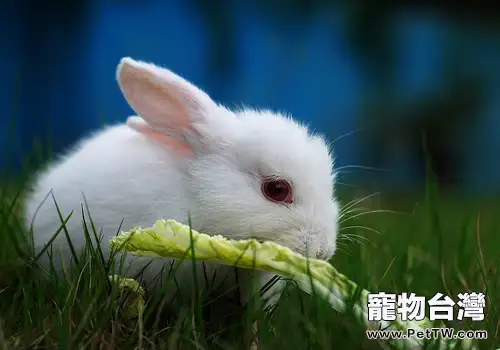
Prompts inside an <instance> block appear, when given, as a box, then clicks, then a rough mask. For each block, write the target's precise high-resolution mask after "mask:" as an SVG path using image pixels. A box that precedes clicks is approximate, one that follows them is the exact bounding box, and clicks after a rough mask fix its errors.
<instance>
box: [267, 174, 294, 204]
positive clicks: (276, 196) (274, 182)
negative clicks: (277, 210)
mask: <svg viewBox="0 0 500 350" xmlns="http://www.w3.org/2000/svg"><path fill="white" fill-rule="evenodd" d="M262 194H264V196H265V197H266V198H267V199H268V200H270V201H271V202H276V203H292V202H293V195H292V186H290V184H289V183H288V181H286V180H280V179H267V180H264V181H263V182H262Z"/></svg>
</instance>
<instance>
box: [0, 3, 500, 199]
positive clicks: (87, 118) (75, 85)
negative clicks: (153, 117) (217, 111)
mask: <svg viewBox="0 0 500 350" xmlns="http://www.w3.org/2000/svg"><path fill="white" fill-rule="evenodd" d="M49 3H50V5H48V4H49ZM216 3H217V4H218V5H216ZM290 3H292V2H290ZM221 4H222V5H221ZM287 4H289V3H287V2H279V1H270V2H269V3H268V5H267V6H266V5H265V2H263V1H232V2H231V1H227V2H222V1H217V2H215V1H214V2H210V1H206V2H203V1H189V0H188V1H182V0H178V1H159V0H157V1H104V0H103V1H97V0H93V1H80V2H77V1H75V2H73V3H72V2H71V1H69V2H67V3H63V2H61V3H57V2H48V3H46V2H40V3H37V2H35V1H33V2H28V1H11V0H7V1H5V2H3V3H2V5H0V6H1V7H0V8H1V11H0V23H1V26H2V27H3V28H2V30H1V31H0V44H1V45H0V77H2V79H1V80H0V106H1V109H0V164H6V163H7V162H11V163H13V164H14V165H15V166H17V167H18V168H19V166H20V162H21V160H22V159H23V157H24V156H25V154H27V152H29V151H30V150H31V149H32V148H33V142H34V140H35V139H36V138H39V139H41V140H44V141H43V142H46V140H50V147H51V149H52V150H53V151H55V152H60V151H62V150H64V149H65V148H66V147H68V146H69V145H71V144H72V143H73V142H74V141H75V140H77V139H78V138H79V137H81V136H82V135H84V134H86V133H88V132H89V131H91V130H93V129H96V128H99V127H100V126H101V125H102V124H103V123H114V122H119V121H123V120H124V119H125V118H126V117H127V116H128V115H130V114H131V113H132V111H131V110H130V108H129V107H128V106H127V104H126V102H125V101H124V99H123V97H122V95H121V94H120V91H119V89H118V86H117V84H116V81H115V69H116V65H117V63H118V62H119V60H120V58H121V57H123V56H131V57H133V58H135V59H142V60H147V61H152V62H154V63H157V64H160V65H162V66H166V67H168V68H169V69H171V70H173V71H174V72H176V73H178V74H180V75H182V76H184V77H185V78H186V79H188V80H190V81H192V82H193V83H194V84H196V85H197V86H199V87H201V88H202V89H204V90H206V91H207V92H208V93H209V94H210V95H211V96H212V97H213V98H214V99H215V100H217V101H219V102H222V103H225V104H227V105H229V106H235V105H236V106H237V105H240V104H241V103H245V104H246V105H252V106H254V107H270V108H273V109H277V110H285V111H287V112H290V113H291V114H292V115H293V116H295V117H296V118H297V119H300V120H304V121H308V122H310V124H311V125H312V126H313V127H314V128H315V129H317V130H319V131H321V132H323V133H325V134H326V135H327V136H328V137H329V138H331V139H337V138H339V137H341V136H342V135H346V134H349V135H346V136H344V137H342V138H341V139H340V140H339V141H337V142H336V143H335V146H336V154H337V164H338V166H345V165H367V166H368V165H371V164H368V163H370V159H371V157H372V156H373V157H377V156H378V157H380V154H381V153H383V155H384V157H386V158H387V162H386V163H384V164H385V166H386V167H387V168H389V169H390V171H389V172H384V173H383V174H381V173H379V172H376V171H375V172H373V171H371V172H370V171H368V172H367V171H361V170H357V171H356V172H359V173H362V174H364V177H363V181H368V182H370V183H372V184H374V186H380V187H384V186H385V187H388V188H391V187H398V185H404V186H407V185H412V184H417V183H418V181H421V180H422V179H421V176H420V175H421V172H422V171H421V169H420V170H419V169H418V167H417V166H418V164H417V162H416V161H415V159H414V158H412V157H411V155H410V154H409V152H408V151H407V150H406V149H405V148H404V147H403V146H401V147H400V146H397V145H396V146H390V147H389V146H388V147H385V148H384V147H382V148H380V149H378V148H377V147H373V146H372V147H370V146H367V145H366V143H365V142H363V140H366V139H367V138H368V137H369V136H365V135H368V134H366V133H363V132H356V130H359V129H360V128H361V129H363V130H365V131H366V130H368V131H367V132H369V130H370V125H371V124H370V123H372V124H374V123H375V124H376V123H377V122H379V120H378V117H375V116H371V117H370V114H369V113H368V114H367V113H366V111H367V109H369V108H370V106H372V104H373V103H381V105H382V106H386V107H383V108H382V113H381V114H380V113H379V114H376V115H377V116H378V115H382V116H383V115H384V114H385V112H384V111H385V108H387V111H389V110H392V109H395V110H398V108H399V109H405V108H406V109H408V108H409V109H411V107H408V104H409V103H410V102H411V101H413V100H415V99H418V98H421V96H427V95H431V96H436V95H439V94H446V92H447V89H449V88H450V86H453V82H452V83H448V79H449V76H460V75H461V74H462V73H464V72H465V73H467V74H474V75H476V76H480V77H482V79H483V83H482V84H483V86H484V88H483V89H484V91H485V93H484V98H483V99H482V100H481V104H480V106H479V108H477V109H476V110H475V111H474V116H473V117H474V118H475V119H473V120H474V123H472V122H470V124H468V126H467V127H466V129H465V132H461V133H460V132H458V133H457V135H455V136H454V139H453V141H446V142H450V144H451V146H450V147H451V148H452V149H454V150H455V151H456V152H457V153H458V154H460V156H461V157H462V158H463V159H462V161H461V162H460V163H459V165H458V167H457V169H458V170H455V171H456V172H459V173H460V181H459V183H458V187H459V188H460V189H462V190H474V191H479V192H485V193H492V191H493V192H494V191H497V190H499V189H500V162H499V161H498V160H499V159H500V158H499V156H498V150H499V148H500V139H499V138H498V135H500V98H498V97H499V95H500V35H499V33H498V29H494V28H493V29H492V28H491V27H487V26H486V25H484V26H482V25H481V23H479V22H477V21H476V22H474V21H470V22H467V23H466V22H465V21H462V22H460V21H458V22H457V21H456V20H454V21H453V20H452V19H450V18H448V17H446V16H442V14H439V13H437V12H435V11H434V12H433V11H416V10H403V11H400V12H398V13H395V14H394V15H393V16H392V17H391V18H392V19H391V20H390V21H389V20H387V21H386V22H384V23H390V26H389V27H388V28H389V29H388V30H387V33H386V36H385V38H386V39H387V42H388V43H389V45H390V50H389V51H390V52H391V55H390V56H384V55H383V50H382V48H381V47H382V46H383V45H382V46H380V47H376V48H375V50H374V51H373V52H375V55H374V56H370V55H368V54H365V53H364V51H359V50H358V51H356V50H355V49H354V48H353V44H352V43H353V36H352V33H353V31H352V25H353V19H352V11H350V10H349V9H348V8H347V7H345V6H341V5H335V6H332V5H325V4H323V5H321V4H320V5H317V6H312V7H311V9H310V10H308V11H307V12H305V11H304V12H303V13H300V12H299V13H296V12H297V11H295V12H294V9H293V8H291V6H290V8H289V6H287ZM367 30H369V29H367ZM379 51H380V52H379ZM377 53H380V55H379V56H377ZM377 57H378V58H377ZM387 57H389V58H387ZM377 59H378V61H377ZM391 60H392V61H391ZM385 63H387V65H388V66H389V68H387V67H386V66H385ZM389 63H390V64H389ZM448 67H451V68H448ZM386 68H387V72H388V73H387V74H386V71H385V70H384V69H386ZM450 84H451V85H450ZM466 90H467V89H466ZM465 95H467V91H466V92H465ZM380 101H383V102H380ZM370 103H372V104H370ZM367 115H368V117H367ZM389 115H390V113H389V112H388V113H387V118H389ZM448 117H450V116H448ZM392 118H396V119H395V120H394V121H390V122H389V123H390V124H391V123H392V124H394V123H398V122H399V121H398V120H397V118H403V117H402V116H399V117H392ZM12 120H14V121H15V125H14V126H15V128H14V129H12V128H11V123H12ZM450 120H451V121H448V122H447V123H448V124H449V125H447V127H446V128H448V129H453V128H455V123H454V122H453V118H451V119H450ZM446 128H445V129H446ZM389 135H391V133H389ZM382 140H384V141H389V140H388V139H387V137H383V138H382ZM443 142H445V141H443ZM379 143H380V142H379ZM9 145H12V146H13V147H9ZM377 153H379V154H378V155H377ZM346 176H347V177H349V175H346Z"/></svg>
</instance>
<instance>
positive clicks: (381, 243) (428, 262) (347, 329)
mask: <svg viewBox="0 0 500 350" xmlns="http://www.w3.org/2000/svg"><path fill="white" fill-rule="evenodd" d="M19 182H20V183H21V184H12V182H8V183H9V185H6V184H7V182H5V184H4V185H3V186H2V188H1V189H0V190H1V191H0V194H1V196H0V349H35V348H43V349H135V348H142V349H169V350H173V349H242V348H248V344H249V342H250V338H251V336H250V335H251V324H252V321H253V320H254V319H255V318H258V319H259V320H260V334H259V342H260V344H261V346H262V349H298V350H299V349H300V350H302V349H380V345H378V343H376V342H374V341H370V340H367V339H366V337H365V333H364V330H363V329H362V328H361V327H360V326H358V325H357V324H356V322H355V321H354V320H353V319H352V318H351V317H349V316H347V315H343V314H338V313H336V312H335V311H333V310H332V309H331V307H330V306H329V305H328V304H327V303H326V302H325V301H322V300H320V299H319V298H317V297H311V296H308V295H305V294H303V293H301V292H299V291H298V290H297V289H295V288H293V286H292V287H291V288H289V289H287V291H286V293H285V295H284V296H283V298H282V300H281V301H280V303H279V305H278V308H277V309H276V312H275V313H274V314H273V317H272V319H268V318H266V317H265V315H266V314H265V313H264V312H263V311H261V310H260V309H258V308H257V309H255V308H251V311H250V309H249V310H239V309H238V307H236V308H231V312H229V311H228V310H229V309H228V308H227V304H222V305H223V306H222V305H221V303H222V301H221V299H220V298H219V299H217V294H218V293H221V291H218V290H214V291H211V292H210V293H208V294H207V293H202V294H200V295H199V296H197V298H195V300H196V303H190V302H188V301H186V300H183V299H182V296H178V297H177V298H175V299H167V298H166V297H165V296H164V294H163V293H162V292H161V291H156V292H154V293H149V294H148V295H147V296H146V308H145V312H144V314H143V315H142V316H141V317H130V316H129V315H127V313H126V310H127V308H126V307H125V306H126V303H127V300H128V299H127V297H128V296H127V295H126V294H124V293H121V292H120V291H118V290H117V288H115V287H114V286H112V285H111V284H110V283H109V280H108V274H109V269H110V266H109V264H108V263H106V262H105V259H103V257H102V256H101V253H100V251H99V250H98V249H97V246H96V245H95V243H94V244H92V243H91V242H92V241H95V239H94V238H95V237H94V232H93V231H92V229H91V224H90V223H88V231H87V232H86V234H87V235H88V240H89V244H88V246H87V248H86V250H85V251H84V252H81V253H80V252H77V253H76V255H75V258H76V259H75V260H74V261H73V262H72V264H71V267H70V268H69V269H68V271H67V273H66V274H64V275H63V276H61V275H57V274H55V273H54V272H53V271H52V270H51V269H46V270H44V269H42V268H41V267H39V266H37V264H36V262H34V261H33V259H32V258H31V256H32V255H30V254H29V251H28V249H27V246H28V243H27V242H28V241H27V240H24V238H25V237H26V234H25V231H24V229H23V228H22V225H21V222H20V217H19V214H20V212H21V207H22V196H20V195H19V194H20V188H21V186H22V183H23V181H19ZM342 197H343V205H344V214H343V216H342V218H341V229H340V237H339V250H338V252H337V254H336V256H335V257H334V258H333V260H332V263H333V264H334V265H335V266H336V268H337V269H338V270H339V271H340V272H342V273H343V274H345V275H346V276H348V277H349V278H350V279H352V280H353V281H355V282H356V283H358V284H359V285H360V286H362V287H364V288H366V289H368V290H370V291H385V292H393V293H399V292H414V293H416V294H420V295H424V296H426V297H427V298H430V297H432V296H434V295H435V294H436V293H438V292H441V293H443V294H447V295H449V296H450V297H452V298H453V299H456V295H457V294H458V293H460V292H466V291H477V292H485V293H486V295H487V307H486V311H485V321H484V322H470V321H467V322H451V323H450V325H451V326H453V327H456V328H460V329H486V330H488V332H489V339H488V340H484V341H481V342H479V347H480V349H495V348H497V347H499V346H500V341H499V340H498V339H499V338H500V335H499V332H500V317H499V315H500V311H499V310H498V307H499V305H500V303H499V301H500V300H499V299H500V286H499V282H500V277H499V276H498V271H497V270H498V266H499V257H500V254H499V249H498V248H499V246H500V238H499V228H500V222H499V220H498V209H497V208H500V200H499V199H496V198H489V199H486V198H483V199H478V198H475V199H474V198H465V197H459V196H443V197H442V196H439V195H438V194H437V192H436V191H435V189H434V188H433V187H432V186H430V187H429V189H428V191H427V192H426V193H423V194H422V195H421V196H419V195H415V196H412V199H410V198H408V196H399V197H398V196H372V197H369V198H368V197H365V198H363V197H362V198H360V199H359V200H353V199H352V198H350V196H349V195H344V196H342ZM151 224H153V223H151ZM117 229H118V228H117ZM61 234H64V232H61ZM186 278H190V276H186ZM214 300H215V301H214ZM174 306H175V308H174ZM179 308H180V311H179ZM174 309H175V311H174ZM233 309H236V311H237V312H234V313H232V310H233ZM271 328H272V329H273V331H272V332H271V331H270V329H271Z"/></svg>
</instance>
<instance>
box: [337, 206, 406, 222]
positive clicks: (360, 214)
mask: <svg viewBox="0 0 500 350" xmlns="http://www.w3.org/2000/svg"><path fill="white" fill-rule="evenodd" d="M375 213H391V214H402V215H407V214H406V213H402V212H397V211H394V210H384V209H377V210H370V211H367V212H363V213H358V214H355V215H353V216H349V217H347V218H344V219H343V220H342V221H339V223H344V222H346V221H348V220H352V219H355V218H357V217H360V216H363V215H368V214H375Z"/></svg>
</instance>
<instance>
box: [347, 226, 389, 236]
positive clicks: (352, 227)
mask: <svg viewBox="0 0 500 350" xmlns="http://www.w3.org/2000/svg"><path fill="white" fill-rule="evenodd" d="M356 228H357V229H363V230H366V231H370V232H375V233H376V234H378V235H380V231H378V230H375V229H374V228H371V227H366V226H356V225H353V226H345V227H342V228H340V230H339V232H341V231H342V230H347V229H356ZM342 235H344V236H345V235H348V234H346V233H344V234H342Z"/></svg>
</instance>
